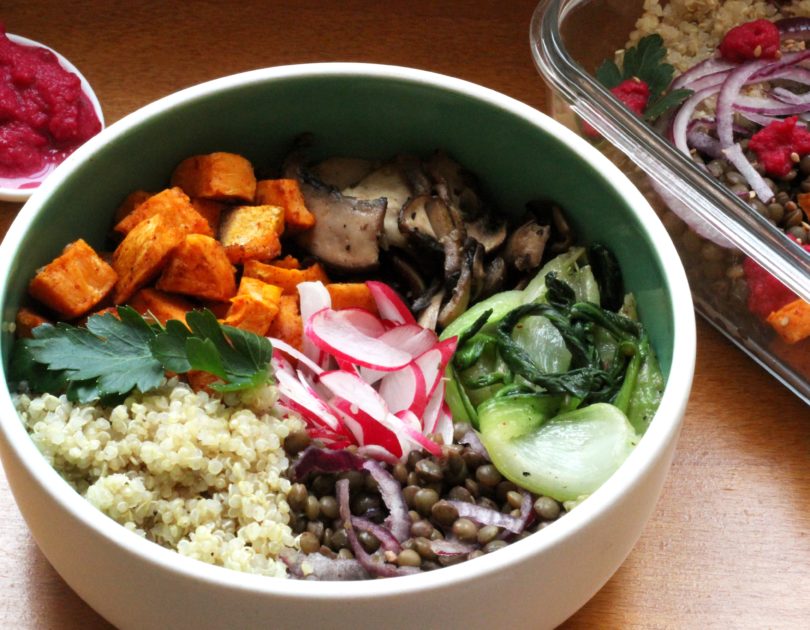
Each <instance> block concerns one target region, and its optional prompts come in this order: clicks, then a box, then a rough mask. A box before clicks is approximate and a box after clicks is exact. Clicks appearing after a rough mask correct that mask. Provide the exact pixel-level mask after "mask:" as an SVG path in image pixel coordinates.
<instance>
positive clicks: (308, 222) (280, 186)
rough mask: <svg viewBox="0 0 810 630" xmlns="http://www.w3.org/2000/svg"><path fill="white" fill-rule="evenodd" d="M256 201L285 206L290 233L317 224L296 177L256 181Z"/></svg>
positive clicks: (286, 227) (285, 221) (286, 222)
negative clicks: (308, 208)
mask: <svg viewBox="0 0 810 630" xmlns="http://www.w3.org/2000/svg"><path fill="white" fill-rule="evenodd" d="M256 203H260V204H269V205H271V206H281V207H282V208H284V225H285V229H286V230H287V231H288V232H289V233H290V234H296V233H298V232H303V231H304V230H308V229H309V228H311V227H312V226H313V225H315V216H314V215H313V214H312V213H311V212H310V211H309V210H307V206H306V203H305V202H304V195H302V194H301V187H300V186H299V185H298V182H297V181H296V180H294V179H263V180H261V181H259V182H256Z"/></svg>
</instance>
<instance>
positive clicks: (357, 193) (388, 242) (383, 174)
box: [341, 162, 412, 249]
mask: <svg viewBox="0 0 810 630" xmlns="http://www.w3.org/2000/svg"><path fill="white" fill-rule="evenodd" d="M341 192H342V193H343V194H344V195H346V196H347V197H356V198H357V199H365V200H367V201H371V200H372V199H379V198H385V199H386V200H387V202H388V205H387V207H386V211H385V221H384V224H383V240H382V241H381V243H380V244H381V245H382V247H383V249H388V248H389V247H399V248H402V249H404V248H406V247H407V246H408V241H407V238H406V236H405V235H404V234H403V233H402V232H401V231H400V229H399V211H400V210H401V209H402V206H404V205H405V203H406V202H407V201H408V199H410V198H411V196H412V193H411V188H410V186H409V185H408V182H407V180H406V179H405V176H404V175H403V173H402V170H401V169H400V166H399V164H398V163H396V162H389V163H387V164H383V165H382V166H380V167H379V168H377V169H374V170H373V171H371V172H370V173H368V174H367V175H366V176H365V177H364V178H363V179H361V180H360V181H359V182H357V184H355V185H354V186H351V187H349V188H345V189H343V190H342V191H341Z"/></svg>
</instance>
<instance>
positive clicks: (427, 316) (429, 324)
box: [416, 289, 444, 330]
mask: <svg viewBox="0 0 810 630" xmlns="http://www.w3.org/2000/svg"><path fill="white" fill-rule="evenodd" d="M442 300H444V289H440V290H439V291H438V292H437V293H434V294H433V295H432V296H431V298H430V300H428V302H427V305H426V306H425V308H423V309H422V311H421V312H420V313H419V317H417V319H416V323H417V324H419V325H420V326H422V328H430V329H431V330H436V324H437V323H438V321H439V311H440V310H441V307H442Z"/></svg>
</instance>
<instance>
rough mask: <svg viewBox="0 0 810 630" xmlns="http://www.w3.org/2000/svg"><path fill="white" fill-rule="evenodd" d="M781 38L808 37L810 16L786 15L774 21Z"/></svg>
mask: <svg viewBox="0 0 810 630" xmlns="http://www.w3.org/2000/svg"><path fill="white" fill-rule="evenodd" d="M774 25H775V26H776V28H778V29H779V35H780V36H781V37H782V39H794V40H799V41H807V40H808V39H810V18H806V17H788V18H782V19H781V20H776V21H775V22H774Z"/></svg>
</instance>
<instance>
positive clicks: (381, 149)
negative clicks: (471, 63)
mask: <svg viewBox="0 0 810 630" xmlns="http://www.w3.org/2000/svg"><path fill="white" fill-rule="evenodd" d="M301 131H310V132H314V134H315V138H316V140H317V141H318V145H319V146H320V147H321V148H322V150H323V152H324V154H325V155H329V154H337V153H338V152H340V153H343V154H346V155H365V156H370V157H376V156H380V157H382V156H390V155H393V154H394V153H397V152H400V151H415V152H422V153H424V152H427V151H430V150H432V149H435V148H437V147H441V148H444V149H446V150H448V151H449V152H450V153H451V154H452V155H454V156H455V157H456V158H457V159H458V160H459V161H460V162H461V163H463V164H465V165H466V166H467V167H468V168H470V169H471V170H472V171H473V172H476V173H478V174H479V175H480V177H481V178H482V181H483V182H484V184H485V186H486V187H487V188H488V190H489V191H490V192H491V193H492V196H493V197H494V198H495V201H496V204H497V205H498V207H507V208H508V207H511V208H513V209H514V208H517V209H521V208H522V207H523V204H524V203H525V202H526V201H527V200H528V199H530V198H533V197H536V196H537V195H539V194H544V195H547V196H550V197H553V198H557V199H559V201H560V202H561V203H562V204H563V205H564V207H565V208H566V212H567V215H568V216H569V217H570V218H571V220H572V222H573V224H574V225H575V227H576V229H577V231H578V232H579V233H580V234H581V235H582V236H583V238H584V239H586V240H587V239H590V238H594V237H595V236H599V238H600V240H602V241H603V242H606V244H607V245H608V246H610V247H612V248H613V249H614V251H616V253H617V255H618V256H619V259H620V262H621V263H622V265H623V268H624V270H625V273H626V283H627V285H628V286H629V287H630V288H631V289H632V290H633V291H634V292H635V293H636V295H637V297H638V300H639V304H640V309H641V313H642V316H643V317H644V318H645V320H646V323H647V325H648V328H649V331H650V334H651V338H652V340H653V343H654V345H655V346H656V349H657V352H658V354H659V357H660V359H661V363H662V365H663V366H664V370H665V372H666V373H667V374H668V382H667V386H666V391H665V393H664V396H663V400H662V403H661V407H660V410H659V411H658V413H657V414H656V416H655V418H654V420H653V421H652V423H651V425H650V427H649V430H648V431H647V433H646V434H645V435H644V437H643V439H642V440H641V441H640V443H639V445H638V447H637V448H636V449H635V450H634V451H633V453H632V454H631V455H630V456H629V458H628V459H627V461H626V462H625V463H624V465H622V466H621V468H620V469H619V470H618V471H617V472H616V474H615V475H614V476H613V477H611V478H610V479H609V480H608V481H607V482H606V483H605V484H604V485H603V486H602V487H601V488H600V489H599V490H598V491H596V492H595V493H594V494H593V495H592V496H591V497H590V498H588V499H587V500H586V501H584V502H583V503H582V504H581V505H580V506H578V507H577V508H575V509H574V510H573V511H572V512H571V513H569V514H567V515H566V516H564V517H563V518H561V519H560V520H559V521H556V522H554V523H552V524H551V525H550V526H548V527H546V528H545V529H544V530H542V531H541V532H538V533H537V534H535V535H532V536H530V537H528V538H526V539H524V540H521V541H519V542H516V543H514V544H512V545H509V546H508V547H506V548H505V549H502V550H499V551H498V552H496V553H492V554H489V555H486V556H483V557H480V558H477V559H475V560H471V561H468V562H465V563H462V564H459V565H456V566H451V567H446V568H442V569H440V570H437V571H433V572H428V573H424V574H420V575H415V576H407V577H399V578H391V579H385V580H375V581H368V582H363V583H358V582H348V583H340V582H313V581H293V580H282V579H271V578H265V577H259V576H252V575H245V574H241V573H237V572H234V571H230V570H227V569H224V568H219V567H214V566H209V565H207V564H203V563H201V562H198V561H196V560H192V559H188V558H185V557H181V556H179V555H178V554H176V553H174V552H171V551H168V550H166V549H164V548H162V547H160V546H158V545H156V544H153V543H151V542H148V541H146V540H144V539H142V538H140V537H138V536H137V535H135V534H133V533H130V532H129V531H127V530H125V529H124V528H123V527H121V526H119V525H118V524H116V523H115V522H113V521H112V520H110V519H108V518H107V517H106V516H103V515H102V514H101V513H100V512H98V511H96V510H95V509H94V508H93V507H91V506H90V505H89V504H88V503H86V502H85V501H84V500H83V499H82V498H81V497H80V496H79V495H78V494H77V493H76V492H75V491H74V490H73V489H72V488H71V487H70V486H69V485H68V484H67V483H66V482H65V481H64V480H63V479H62V478H61V477H60V476H59V475H58V474H57V473H56V472H55V471H54V470H53V469H52V468H51V467H50V466H49V465H47V464H46V462H45V460H44V459H43V458H42V456H41V455H40V453H39V452H38V451H37V449H36V447H35V446H34V445H33V443H32V442H31V440H30V439H29V436H28V434H27V433H26V431H25V430H24V428H23V426H22V424H21V422H20V421H19V419H18V417H17V415H16V413H15V410H14V408H13V405H12V401H11V398H10V396H9V392H8V390H7V388H6V387H0V455H2V460H3V464H4V466H5V469H6V472H7V474H8V479H9V483H10V484H11V488H12V490H13V492H14V495H15V497H16V499H17V502H18V504H19V507H20V510H21V511H22V513H23V515H24V517H25V519H26V521H27V522H28V524H29V526H30V528H31V532H32V533H33V535H34V537H35V539H36V541H37V543H38V545H39V546H40V548H41V549H42V551H43V553H44V554H45V555H46V557H47V558H48V560H49V561H50V562H51V564H53V566H54V567H55V568H56V569H57V571H58V572H59V573H60V574H61V575H62V577H63V578H64V579H65V580H66V581H67V583H68V584H69V585H70V586H71V587H72V588H73V589H74V590H75V591H76V592H77V593H78V594H79V595H80V596H81V597H82V598H84V599H85V600H86V601H87V602H88V603H89V604H90V605H91V606H92V607H93V608H95V609H96V610H97V611H98V612H99V613H100V614H101V615H103V616H104V617H106V618H107V619H108V620H109V621H110V622H112V623H113V624H115V625H116V626H118V627H121V628H177V629H179V628H193V629H199V628H243V627H244V628H247V627H259V626H270V627H273V628H308V627H330V628H358V627H385V628H404V627H426V628H438V627H450V628H488V629H490V630H491V629H492V628H499V627H504V625H505V624H506V623H507V619H508V620H509V623H508V625H509V627H510V628H524V627H525V628H535V629H536V628H544V627H553V626H555V625H557V624H559V623H561V622H562V621H563V620H564V619H566V618H567V617H568V616H570V615H571V614H572V613H574V612H575V611H576V610H577V609H578V608H579V607H580V606H582V605H583V604H584V603H585V602H586V601H587V600H588V599H589V598H590V597H591V596H592V595H593V594H594V593H596V591H597V590H599V588H601V586H602V585H603V584H604V583H605V582H606V581H607V580H608V579H609V578H610V576H611V575H612V574H613V572H614V571H615V570H616V569H617V568H618V567H619V565H620V564H621V563H622V561H623V560H624V559H625V557H626V556H627V554H628V553H629V552H630V550H631V548H632V546H633V544H634V543H635V541H636V539H637V538H638V536H639V534H640V532H641V530H642V527H643V526H644V523H645V521H646V520H647V519H648V517H649V516H650V514H651V512H652V510H653V508H654V506H655V503H656V500H657V498H658V496H659V493H660V491H661V487H662V484H663V482H664V478H665V476H666V473H667V470H668V468H669V465H670V462H671V459H672V456H673V451H674V449H675V444H676V441H677V436H678V432H679V428H680V423H681V418H682V415H683V412H684V408H685V406H686V402H687V398H688V395H689V389H690V386H691V379H692V374H693V368H694V358H695V330H694V316H693V312H692V302H691V299H690V295H689V291H688V287H687V283H686V279H685V275H684V272H683V269H682V267H681V264H680V261H679V259H678V257H677V255H676V253H675V250H674V248H673V246H672V243H671V241H670V240H669V237H668V236H667V234H666V232H665V230H664V229H663V227H662V225H661V224H660V223H659V222H658V220H657V218H656V217H655V215H654V214H653V212H652V211H651V209H650V208H649V206H648V205H647V202H646V201H645V200H644V198H643V197H642V196H641V194H640V193H639V192H638V191H637V190H636V189H635V188H634V187H633V186H632V185H631V184H630V183H629V181H628V180H627V179H626V178H625V177H624V176H623V175H622V174H621V173H620V172H619V171H618V170H617V169H616V168H615V167H614V166H613V165H612V164H611V163H610V162H609V161H608V160H607V159H606V158H604V157H603V156H602V155H601V154H600V153H599V152H598V151H596V150H595V149H593V148H592V147H591V146H590V145H588V144H587V143H586V142H584V141H583V140H581V139H580V138H578V137H577V136H576V135H575V134H573V133H572V132H570V131H568V130H566V129H564V128H563V127H562V126H561V125H559V124H558V123H556V122H554V121H553V120H551V119H550V118H548V117H546V116H545V115H543V114H541V113H539V112H538V111H536V110H534V109H532V108H530V107H528V106H526V105H523V104H521V103H519V102H517V101H515V100H512V99H510V98H508V97H506V96H503V95H501V94H498V93H496V92H493V91H491V90H488V89H486V88H483V87H480V86H476V85H473V84H470V83H467V82H464V81H461V80H458V79H453V78H450V77H445V76H440V75H436V74H432V73H427V72H422V71H417V70H411V69H406V68H399V67H391V66H376V65H366V64H313V65H302V66H288V67H278V68H268V69H263V70H257V71H253V72H248V73H245V74H240V75H235V76H231V77H225V78H223V79H219V80H216V81H212V82H210V83H206V84H202V85H199V86H196V87H193V88H189V89H187V90H184V91H182V92H179V93H177V94H174V95H171V96H168V97H166V98H164V99H162V100H160V101H157V102H155V103H153V104H151V105H148V106H147V107H144V108H143V109H141V110H139V111H137V112H135V113H133V114H131V115H130V116H128V117H126V118H125V119H123V120H121V121H119V122H117V123H115V124H114V125H112V126H110V127H109V128H108V129H106V130H105V131H103V132H102V133H101V134H99V135H98V136H96V137H95V138H92V139H91V140H90V141H89V142H87V143H86V144H85V145H84V146H82V147H80V148H79V149H78V150H77V151H76V152H75V153H74V154H73V155H71V156H70V157H69V158H68V159H67V160H66V161H65V162H64V164H63V165H62V166H61V167H60V168H59V169H58V170H57V171H56V172H55V173H54V174H53V176H52V177H50V178H48V180H47V181H46V182H45V183H44V184H43V185H42V186H41V187H40V188H39V189H38V190H37V191H36V192H35V193H34V195H33V197H32V198H31V200H30V201H29V202H28V204H26V206H25V207H24V208H23V210H22V211H21V213H20V215H19V217H18V218H17V220H16V221H15V223H14V224H13V225H12V227H11V229H10V230H9V233H8V236H7V237H6V240H5V242H4V243H3V245H2V249H0V299H2V312H3V316H4V321H5V322H9V321H13V316H14V312H15V309H16V306H17V304H18V303H19V300H20V299H21V296H22V295H23V294H24V291H25V286H26V283H27V280H28V278H30V276H31V273H32V272H33V270H34V269H35V268H36V266H38V265H40V264H42V263H43V262H45V261H47V260H48V259H49V258H50V257H52V256H53V255H54V254H55V253H56V252H58V251H60V249H61V247H62V246H63V245H64V243H66V242H68V241H69V240H71V239H73V238H76V237H78V236H79V235H82V236H84V237H85V238H86V239H87V240H88V241H89V242H91V243H94V242H95V243H101V242H103V239H104V235H105V233H106V231H107V230H108V229H109V224H110V220H111V216H112V212H113V210H114V208H115V207H116V205H117V203H118V201H120V199H121V198H122V197H123V196H124V195H125V194H126V193H128V192H130V191H131V190H134V189H135V188H146V189H154V188H155V187H157V186H159V185H161V183H164V184H163V185H165V180H166V178H167V176H168V173H169V172H170V171H171V168H172V167H173V166H174V165H175V164H176V163H177V162H178V161H179V160H180V159H181V158H183V157H186V156H187V155H190V154H192V153H195V152H203V151H213V150H231V151H237V152H241V153H243V154H245V155H246V156H247V157H248V158H249V159H251V160H253V161H254V163H258V162H260V161H261V160H264V161H265V162H266V163H270V164H273V163H276V164H277V163H278V160H279V159H280V157H281V156H282V155H283V154H284V152H285V151H286V150H287V148H288V146H289V141H290V140H291V139H292V137H293V136H294V135H295V134H297V133H299V132H301ZM572 178H573V179H572ZM580 180H584V181H587V182H588V185H587V186H578V185H574V183H578V182H579V181H580ZM90 182H93V183H94V184H96V186H95V187H93V186H87V184H88V183H90ZM566 182H567V183H566ZM91 188H92V190H87V189H91ZM561 197H562V198H561ZM597 201H598V204H597V203H596V202H597ZM66 208H69V210H67V209H66ZM63 209H64V210H63ZM79 213H81V214H79ZM77 218H79V219H81V220H77ZM22 251H26V252H27V255H26V256H25V257H23V256H20V255H19V254H20V252H22ZM7 328H8V327H7V326H4V328H3V330H4V331H5V332H4V334H3V337H2V349H3V356H4V357H5V358H6V359H7V357H8V353H9V346H10V344H11V343H12V339H11V334H10V333H9V332H8V331H7Z"/></svg>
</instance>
